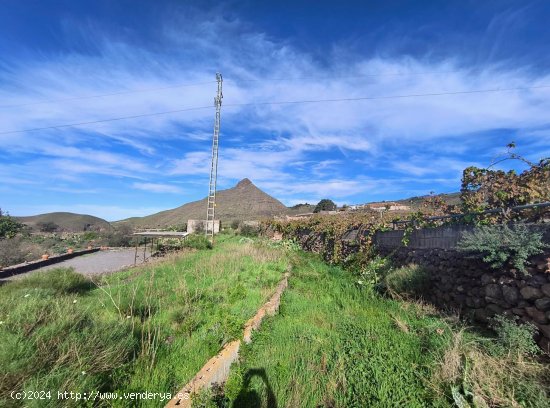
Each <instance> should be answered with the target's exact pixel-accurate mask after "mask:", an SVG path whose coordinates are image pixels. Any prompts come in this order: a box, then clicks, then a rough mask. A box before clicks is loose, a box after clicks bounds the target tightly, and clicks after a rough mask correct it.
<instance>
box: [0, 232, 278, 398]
mask: <svg viewBox="0 0 550 408" xmlns="http://www.w3.org/2000/svg"><path fill="white" fill-rule="evenodd" d="M287 266H288V261H287V260H286V259H285V258H284V254H283V253H282V252H280V251H278V250H276V249H271V248H266V247H258V246H257V245H255V244H253V243H249V242H243V243H240V242H239V239H238V238H235V237H220V239H219V240H218V241H217V245H216V247H215V249H213V250H204V251H192V252H187V253H185V254H184V255H183V256H181V255H180V256H174V257H172V258H171V259H169V260H167V261H165V262H163V263H161V264H156V265H152V266H148V267H144V268H137V269H135V268H134V269H129V270H127V271H123V272H120V273H116V274H112V275H109V276H107V277H105V278H103V279H102V280H101V281H100V282H97V284H98V285H96V284H93V283H91V282H90V281H88V280H87V279H86V278H84V277H82V276H80V275H78V274H76V273H74V272H72V271H70V270H60V269H58V270H53V271H50V272H44V273H35V274H33V275H31V276H29V277H27V278H24V279H21V280H18V281H16V282H13V283H8V284H6V285H3V286H2V287H0V321H1V322H2V323H1V324H0V339H1V340H0V406H20V405H21V403H17V401H14V400H12V399H11V398H10V397H9V393H10V392H11V391H14V390H28V391H30V390H51V391H52V393H55V396H57V391H75V392H86V391H91V390H98V391H102V392H108V391H119V392H123V391H124V392H143V391H151V392H164V393H166V392H175V391H177V390H178V389H179V387H181V386H182V385H183V384H185V383H186V382H187V381H188V380H190V379H191V378H192V376H193V375H194V374H195V373H196V372H197V371H198V370H199V369H200V368H201V367H202V365H203V364H204V363H205V362H206V361H207V360H208V359H209V358H210V357H212V356H213V355H215V354H216V353H217V352H218V351H219V349H220V347H221V346H222V344H223V343H225V342H226V341H228V340H231V339H234V338H236V337H238V336H239V335H240V334H241V331H242V326H243V324H244V322H245V321H246V320H248V319H249V318H250V317H251V316H253V315H254V313H255V311H256V310H257V309H258V308H259V307H260V306H261V304H263V303H264V302H265V300H266V299H267V298H268V297H269V295H270V294H271V293H272V292H273V290H274V288H275V286H276V284H277V283H278V281H279V280H280V279H281V277H282V273H283V272H284V271H285V270H286V269H287ZM62 405H63V406H71V405H72V406H82V402H76V401H64V402H63V404H62ZM104 405H106V403H105V404H104ZM114 405H115V406H116V404H114ZM162 405H163V403H162V402H160V401H159V400H157V401H141V402H140V403H139V404H138V403H137V402H136V403H135V404H133V406H162ZM25 406H29V407H32V406H52V407H54V406H56V407H57V406H60V402H59V401H58V400H57V398H53V399H52V400H51V401H49V402H48V401H47V400H46V401H44V400H42V401H40V400H34V401H25ZM120 406H128V401H121V402H120Z"/></svg>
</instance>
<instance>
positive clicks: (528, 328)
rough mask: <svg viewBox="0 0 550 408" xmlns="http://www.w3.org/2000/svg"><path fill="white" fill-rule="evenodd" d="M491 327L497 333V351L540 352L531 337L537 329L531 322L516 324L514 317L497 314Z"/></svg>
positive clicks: (528, 353)
mask: <svg viewBox="0 0 550 408" xmlns="http://www.w3.org/2000/svg"><path fill="white" fill-rule="evenodd" d="M491 328H492V329H493V330H494V331H495V332H496V333H497V339H498V344H497V346H496V350H497V351H500V352H502V353H504V354H508V353H514V354H516V353H517V354H518V355H537V354H540V352H541V350H540V348H539V347H538V346H537V344H536V343H535V340H534V339H533V336H534V335H535V333H536V331H537V327H536V326H534V325H533V324H531V323H525V324H517V323H516V320H515V319H511V318H508V317H506V316H502V315H498V316H495V317H494V318H493V319H492V322H491Z"/></svg>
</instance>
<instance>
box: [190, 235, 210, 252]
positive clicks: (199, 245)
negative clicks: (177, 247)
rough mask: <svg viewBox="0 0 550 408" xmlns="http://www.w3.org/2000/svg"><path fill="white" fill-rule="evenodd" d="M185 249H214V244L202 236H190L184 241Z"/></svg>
mask: <svg viewBox="0 0 550 408" xmlns="http://www.w3.org/2000/svg"><path fill="white" fill-rule="evenodd" d="M183 247H185V248H193V249H212V243H211V242H210V241H209V239H208V238H206V237H205V236H204V235H202V234H192V235H189V236H188V237H187V238H185V240H184V241H183Z"/></svg>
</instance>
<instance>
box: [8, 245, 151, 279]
mask: <svg viewBox="0 0 550 408" xmlns="http://www.w3.org/2000/svg"><path fill="white" fill-rule="evenodd" d="M134 254H135V249H134V248H119V249H109V250H104V251H99V252H94V253H93V254H88V255H83V256H79V257H76V258H72V259H68V260H66V261H63V262H59V263H55V264H52V265H48V266H44V267H42V268H39V269H36V270H34V271H31V272H27V273H22V274H20V275H16V276H13V277H11V278H10V279H19V278H21V277H23V276H27V275H28V274H30V273H36V272H43V271H47V270H50V269H55V268H74V270H75V271H76V272H78V273H81V274H83V275H88V276H93V275H99V274H102V273H109V272H115V271H118V270H120V269H123V268H125V267H127V266H133V265H134ZM149 255H150V254H149V251H147V253H146V257H147V258H148V257H149ZM142 262H143V249H141V250H140V251H138V259H137V264H138V265H139V264H141V263H142Z"/></svg>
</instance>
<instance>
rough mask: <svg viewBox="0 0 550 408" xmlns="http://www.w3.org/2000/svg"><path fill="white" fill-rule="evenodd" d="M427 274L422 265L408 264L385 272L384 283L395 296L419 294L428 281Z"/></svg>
mask: <svg viewBox="0 0 550 408" xmlns="http://www.w3.org/2000/svg"><path fill="white" fill-rule="evenodd" d="M428 279H429V275H428V273H427V272H426V270H425V269H423V268H422V267H420V266H418V265H415V264H410V265H406V266H402V267H400V268H397V269H393V270H391V271H390V272H388V273H387V275H386V277H385V279H384V284H385V287H386V290H387V291H388V292H389V293H390V295H391V296H393V297H395V298H398V299H399V298H402V297H403V296H405V297H407V296H421V295H422V293H423V291H424V288H425V286H426V285H427V283H428Z"/></svg>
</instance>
